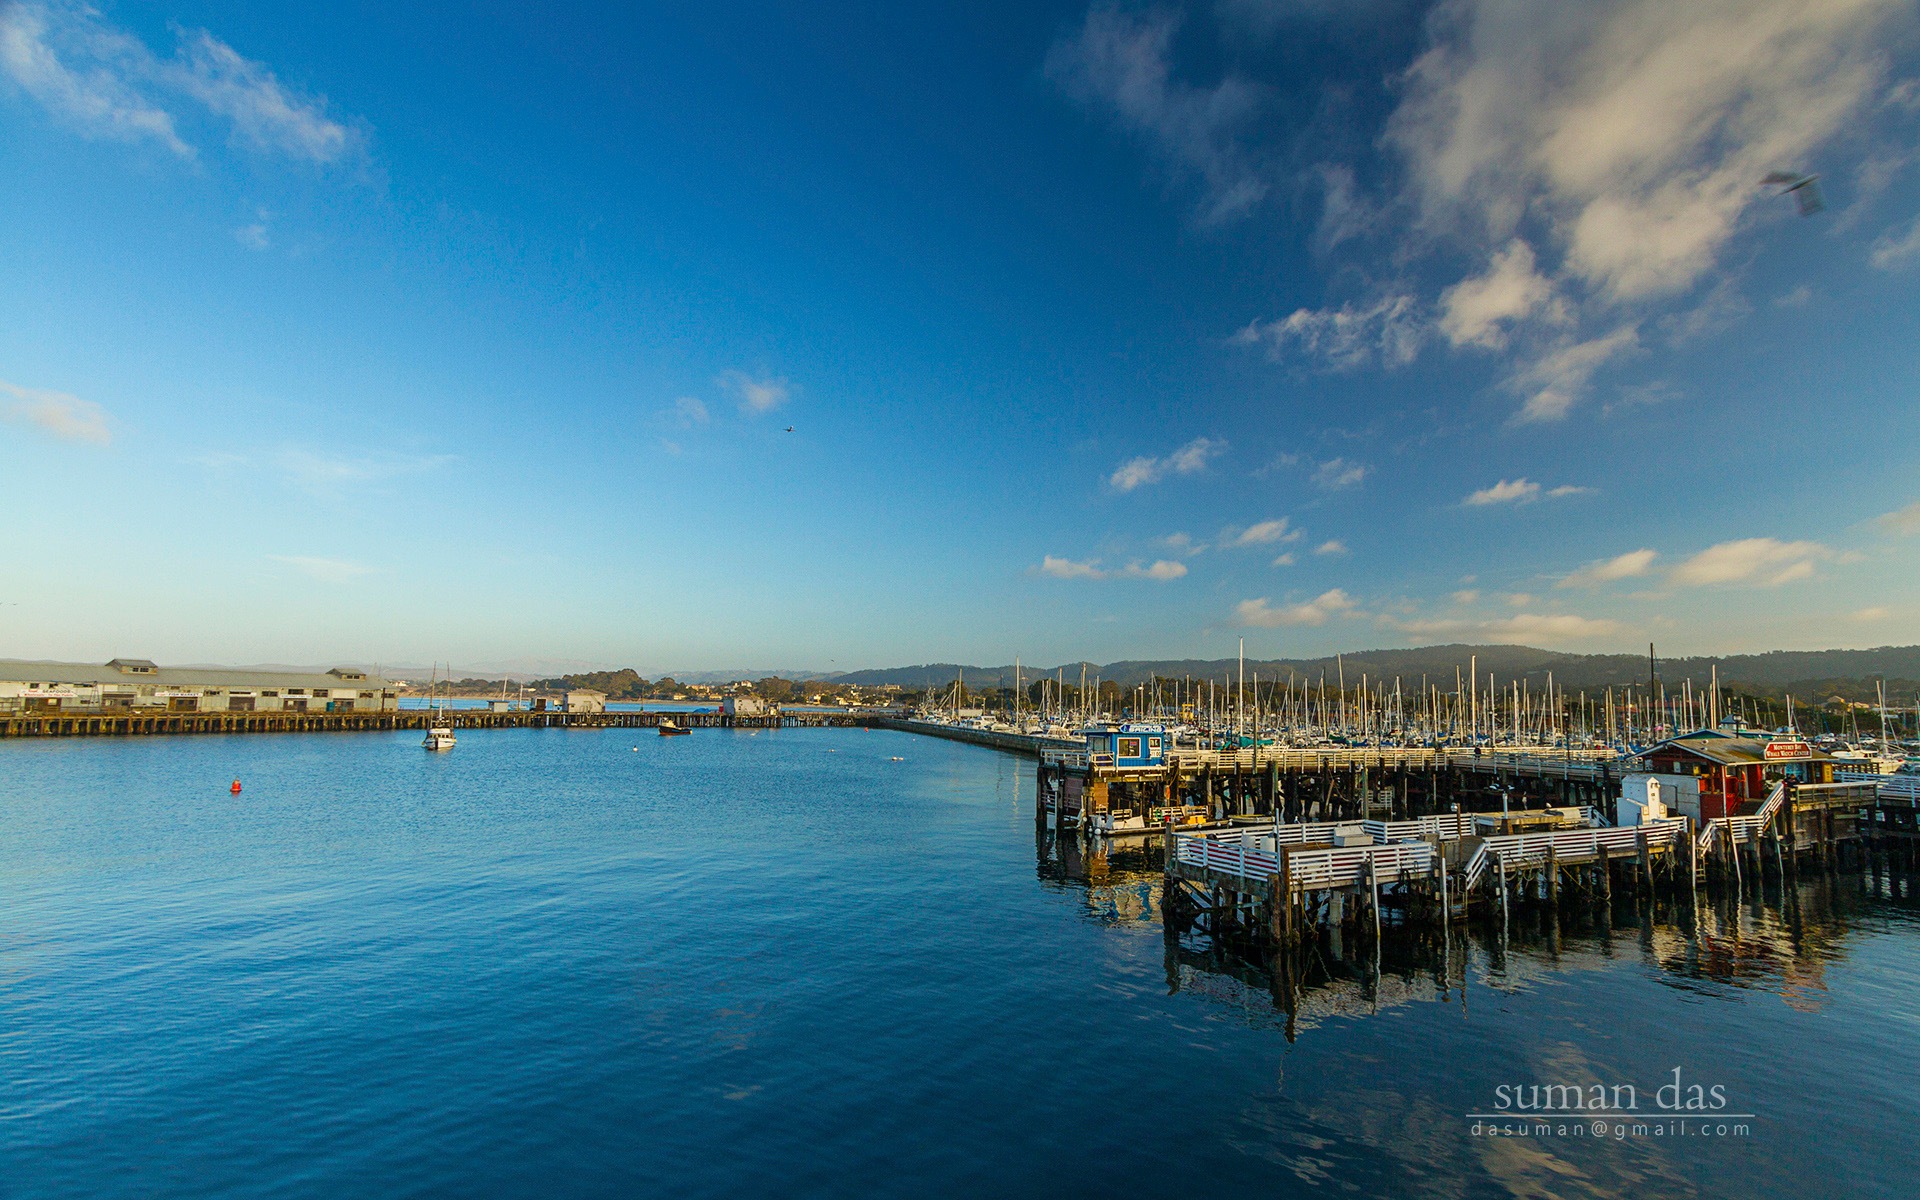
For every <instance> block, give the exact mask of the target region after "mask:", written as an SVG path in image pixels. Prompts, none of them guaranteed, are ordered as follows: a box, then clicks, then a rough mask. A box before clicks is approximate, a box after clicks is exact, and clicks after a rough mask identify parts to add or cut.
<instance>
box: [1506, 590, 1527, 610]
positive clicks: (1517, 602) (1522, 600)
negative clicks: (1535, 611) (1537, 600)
mask: <svg viewBox="0 0 1920 1200" xmlns="http://www.w3.org/2000/svg"><path fill="white" fill-rule="evenodd" d="M1506 600H1507V604H1508V605H1509V606H1510V607H1513V608H1525V607H1526V606H1527V605H1529V604H1532V603H1533V597H1532V596H1529V595H1527V593H1525V592H1510V593H1508V594H1507V597H1506Z"/></svg>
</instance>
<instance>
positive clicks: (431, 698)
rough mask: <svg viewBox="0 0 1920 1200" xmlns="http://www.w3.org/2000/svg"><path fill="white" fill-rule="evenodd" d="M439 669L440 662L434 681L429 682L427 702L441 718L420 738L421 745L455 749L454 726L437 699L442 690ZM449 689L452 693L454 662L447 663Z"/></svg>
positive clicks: (423, 747) (424, 748)
mask: <svg viewBox="0 0 1920 1200" xmlns="http://www.w3.org/2000/svg"><path fill="white" fill-rule="evenodd" d="M439 670H440V666H439V664H438V663H436V664H434V673H435V676H436V678H435V679H434V681H433V682H432V683H430V684H428V692H427V703H428V705H430V706H432V707H433V710H434V716H436V717H438V718H439V719H438V720H437V721H435V722H434V723H433V727H432V728H431V729H429V730H427V736H426V737H424V738H421V739H420V747H421V749H423V750H451V749H453V726H452V725H450V724H448V723H447V710H446V708H445V707H443V706H441V705H439V704H437V703H436V701H438V700H439V690H440V689H439V680H438V678H437V676H438V674H439ZM447 691H448V692H449V694H451V692H452V691H453V664H452V663H448V664H447Z"/></svg>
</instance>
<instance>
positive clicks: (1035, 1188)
mask: <svg viewBox="0 0 1920 1200" xmlns="http://www.w3.org/2000/svg"><path fill="white" fill-rule="evenodd" d="M417 740H418V735H417V734H413V733H407V734H397V735H392V736H387V735H305V736H300V735H288V736H268V735H249V736H236V737H204V738H184V737H179V738H136V739H125V740H73V741H46V742H13V743H0V879H3V880H4V886H5V896H6V900H5V903H4V905H0V1195H6V1196H19V1197H40V1196H154V1195H195V1196H207V1195H213V1196H217V1195H233V1196H301V1197H306V1196H407V1195H428V1194H434V1195H439V1194H470V1195H503V1196H520V1195H543V1196H546V1195H636V1194H643V1195H689V1196H718V1195H735V1194H742V1193H762V1194H775V1195H809V1194H812V1195H826V1194H838V1193H848V1192H853V1193H863V1194H913V1195H961V1194H980V1193H993V1194H1019V1195H1055V1196H1059V1195H1093V1194H1100V1193H1106V1194H1141V1193H1147V1192H1174V1191H1177V1192H1179V1193H1182V1194H1207V1193H1212V1192H1242V1193H1245V1192H1250V1191H1251V1190H1252V1189H1260V1191H1261V1194H1267V1195H1274V1194H1277V1195H1282V1196H1288V1195H1300V1196H1306V1195H1320V1194H1325V1193H1328V1192H1334V1193H1351V1194H1356V1195H1377V1194H1394V1195H1411V1194H1420V1195H1437V1196H1504V1195H1551V1196H1616V1195H1645V1194H1659V1195H1668V1196H1688V1195H1701V1196H1742V1197H1754V1196H1795V1197H1804V1196H1812V1195H1849V1196H1852V1195H1902V1196H1904V1195H1909V1194H1911V1190H1912V1181H1913V1179H1914V1178H1915V1177H1916V1175H1920V1150H1917V1149H1916V1146H1915V1142H1914V1137H1913V1134H1912V1126H1913V1120H1914V1117H1915V1116H1916V1114H1917V1113H1920V1103H1916V1080H1920V919H1917V918H1916V913H1915V910H1914V908H1913V907H1912V906H1911V905H1909V904H1908V903H1907V902H1906V901H1904V900H1893V899H1887V898H1883V897H1879V896H1870V895H1867V894H1863V892H1862V890H1861V888H1860V886H1859V882H1858V880H1857V879H1846V878H1843V879H1842V881H1841V883H1840V884H1839V885H1838V886H1837V887H1830V886H1828V885H1826V884H1824V883H1822V884H1819V885H1817V886H1816V885H1814V884H1808V885H1807V886H1805V887H1804V888H1802V889H1801V891H1800V893H1799V894H1798V895H1797V896H1795V897H1791V898H1786V899H1788V900H1789V901H1790V902H1788V903H1784V904H1783V903H1781V902H1780V900H1781V899H1782V898H1778V897H1773V896H1769V897H1768V898H1767V899H1766V900H1765V901H1751V900H1750V901H1749V902H1748V903H1746V904H1743V905H1738V906H1722V907H1721V908H1719V909H1717V910H1714V911H1709V912H1706V913H1703V914H1702V915H1701V916H1700V918H1699V919H1698V921H1691V920H1688V921H1676V922H1672V923H1666V922H1662V923H1655V924H1649V925H1646V926H1639V925H1634V924H1630V923H1623V924H1621V925H1618V926H1616V927H1614V928H1612V929H1610V930H1608V929H1597V928H1586V929H1582V930H1579V931H1576V932H1572V933H1569V934H1567V935H1566V936H1564V937H1561V938H1558V939H1550V938H1547V937H1545V936H1544V935H1541V934H1539V933H1537V932H1535V933H1532V934H1528V935H1526V936H1521V935H1520V934H1519V932H1518V931H1516V932H1515V934H1514V936H1513V938H1512V939H1511V940H1510V941H1509V942H1508V944H1507V945H1506V946H1505V947H1504V948H1502V947H1501V946H1499V945H1498V944H1497V943H1496V944H1489V943H1488V942H1487V940H1486V938H1485V936H1484V935H1483V936H1481V937H1479V938H1477V939H1475V940H1473V941H1471V942H1469V941H1464V940H1463V941H1456V942H1455V943H1454V944H1453V946H1452V947H1451V949H1450V950H1449V951H1448V952H1447V953H1446V955H1445V956H1444V959H1443V960H1442V961H1440V962H1438V963H1436V962H1435V961H1432V957H1431V956H1430V955H1425V954H1421V955H1415V954H1414V953H1412V952H1411V951H1407V950H1404V949H1400V948H1396V949H1395V950H1394V951H1392V952H1390V953H1389V954H1388V955H1387V957H1386V962H1385V964H1384V969H1383V973H1382V975H1381V976H1380V977H1378V978H1374V977H1373V976H1372V975H1371V973H1370V971H1368V970H1366V969H1361V970H1359V971H1357V972H1356V971H1354V970H1351V969H1349V968H1346V967H1344V966H1342V965H1341V964H1331V965H1329V966H1328V968H1327V970H1326V971H1325V972H1323V973H1322V974H1323V977H1322V978H1321V979H1320V980H1319V981H1318V982H1317V983H1316V985H1315V987H1314V988H1313V989H1311V990H1310V991H1309V993H1308V994H1307V995H1306V996H1305V997H1304V998H1303V1000H1302V1001H1301V1002H1300V1004H1299V1006H1298V1011H1297V1012H1296V1013H1295V1014H1294V1015H1293V1017H1292V1018H1291V1020H1290V1019H1289V1017H1288V1015H1287V1014H1286V1013H1284V1012H1282V1011H1280V1010H1279V1009H1277V1008H1276V1007H1275V1005H1274V1003H1273V1000H1272V998H1271V996H1270V995H1269V993H1268V991H1267V990H1266V986H1265V984H1264V982H1263V980H1262V979H1261V977H1260V976H1259V973H1258V971H1257V970H1256V969H1255V968H1253V967H1251V966H1249V965H1247V964H1244V963H1238V962H1235V961H1234V960H1231V959H1223V958H1219V957H1217V956H1215V955H1213V954H1212V953H1210V951H1209V950H1208V949H1207V947H1206V946H1205V944H1204V943H1203V942H1195V943H1182V942H1179V941H1173V942H1169V941H1168V940H1167V939H1166V938H1165V937H1164V936H1163V934H1162V932H1161V929H1160V925H1159V922H1158V919H1157V912H1156V904H1157V896H1156V891H1155V879H1156V877H1155V876H1154V875H1153V874H1152V873H1151V871H1147V870H1138V871H1136V870H1131V869H1129V868H1130V865H1132V866H1138V865H1142V864H1137V863H1136V864H1129V862H1128V861H1127V860H1126V859H1125V858H1116V859H1115V860H1113V861H1112V862H1103V861H1094V862H1086V861H1082V860H1080V859H1078V858H1071V857H1070V858H1069V860H1068V861H1066V862H1063V861H1062V860H1061V858H1060V856H1059V855H1057V854H1056V853H1054V852H1053V851H1052V850H1051V849H1050V848H1048V847H1046V846H1044V845H1036V838H1035V834H1034V829H1033V820H1032V768H1031V766H1030V765H1029V764H1026V763H1023V762H1020V761H1019V760H1016V759H1014V758H1012V757H1009V756H1006V755H1002V754H998V753H995V752H992V751H987V750H983V749H979V748H975V747H969V746H963V745H958V744H955V743H949V742H944V741H936V740H933V739H922V738H916V737H914V736H912V735H907V734H895V733H885V732H865V731H861V730H779V731H759V732H749V731H719V730H714V731H701V732H700V733H697V734H696V735H694V736H692V737H686V738H675V739H661V738H658V737H654V736H652V735H651V734H648V735H646V736H645V737H641V736H638V735H637V733H636V732H635V731H620V730H603V731H560V730H545V731H474V732H466V733H462V734H461V737H460V744H459V747H458V749H456V750H455V751H453V752H452V753H451V754H446V755H430V754H427V753H425V752H423V751H421V750H420V749H419V748H418V745H417ZM895 756H899V757H900V758H901V759H902V760H904V761H897V762H896V761H893V759H894V757H895ZM235 777H238V778H240V779H241V780H242V781H243V784H244V791H243V792H242V793H241V794H240V795H239V796H233V795H230V794H229V793H228V790H227V788H228V783H229V781H230V780H232V779H233V778H235ZM1676 1067H1677V1068H1679V1069H1680V1070H1681V1071H1682V1081H1683V1084H1684V1085H1687V1086H1691V1085H1692V1084H1694V1083H1699V1084H1701V1085H1703V1086H1718V1087H1720V1088H1721V1089H1723V1093H1722V1094H1723V1095H1724V1097H1725V1099H1726V1101H1727V1105H1726V1109H1725V1110H1724V1111H1728V1112H1737V1113H1751V1114H1753V1115H1752V1117H1751V1118H1747V1119H1745V1120H1744V1121H1743V1122H1739V1123H1741V1124H1745V1125H1746V1126H1748V1130H1747V1132H1746V1133H1744V1134H1741V1135H1736V1134H1734V1133H1732V1132H1731V1131H1729V1132H1728V1134H1727V1135H1725V1136H1717V1135H1712V1134H1703V1133H1700V1132H1694V1131H1690V1132H1689V1133H1688V1134H1686V1135H1674V1136H1657V1135H1655V1134H1653V1133H1652V1132H1650V1131H1649V1132H1646V1133H1643V1134H1635V1133H1633V1132H1632V1131H1631V1130H1629V1131H1628V1132H1627V1133H1626V1134H1625V1135H1624V1136H1615V1134H1614V1133H1613V1131H1612V1129H1611V1128H1609V1129H1608V1130H1607V1131H1606V1132H1605V1133H1604V1134H1603V1135H1602V1136H1594V1135H1593V1133H1592V1132H1591V1129H1590V1128H1589V1130H1588V1132H1586V1133H1583V1134H1579V1135H1575V1134H1573V1133H1571V1132H1567V1133H1564V1134H1560V1133H1555V1134H1551V1135H1549V1136H1528V1137H1524V1138H1523V1137H1492V1136H1488V1135H1487V1134H1486V1133H1485V1131H1484V1126H1485V1124H1486V1122H1484V1121H1482V1122H1479V1125H1480V1126H1481V1127H1482V1131H1481V1132H1480V1133H1478V1134H1476V1132H1475V1129H1476V1119H1475V1118H1473V1117H1471V1116H1470V1114H1475V1113H1485V1112H1488V1111H1493V1110H1494V1109H1495V1108H1496V1106H1497V1105H1498V1103H1499V1100H1498V1097H1499V1096H1500V1095H1501V1092H1500V1089H1502V1088H1503V1087H1504V1088H1507V1089H1509V1090H1508V1091H1507V1093H1506V1094H1507V1095H1508V1096H1512V1095H1513V1094H1514V1093H1513V1092H1512V1091H1511V1090H1510V1089H1512V1088H1513V1087H1525V1086H1531V1085H1542V1086H1546V1085H1553V1084H1563V1085H1578V1086H1580V1087H1582V1088H1586V1087H1589V1086H1590V1085H1593V1084H1601V1085H1603V1086H1607V1087H1612V1086H1614V1085H1621V1084H1632V1085H1635V1087H1636V1088H1637V1090H1638V1095H1639V1097H1640V1103H1641V1105H1642V1106H1643V1107H1645V1108H1649V1109H1651V1108H1652V1107H1653V1106H1654V1103H1655V1092H1656V1089H1658V1088H1660V1087H1661V1085H1663V1084H1666V1083H1669V1082H1672V1072H1673V1070H1674V1069H1675V1068H1676ZM1580 1124H1590V1123H1585V1122H1582V1123H1580ZM1727 1124H1729V1125H1732V1124H1735V1122H1732V1121H1729V1122H1727Z"/></svg>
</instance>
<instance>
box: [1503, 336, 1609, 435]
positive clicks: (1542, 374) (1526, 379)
mask: <svg viewBox="0 0 1920 1200" xmlns="http://www.w3.org/2000/svg"><path fill="white" fill-rule="evenodd" d="M1639 346H1640V331H1639V330H1638V329H1637V328H1636V327H1635V326H1633V325H1622V326H1621V327H1619V328H1618V329H1615V330H1614V331H1613V332H1611V333H1608V334H1603V335H1602V336H1600V337H1596V338H1589V339H1588V340H1586V341H1584V342H1568V343H1565V344H1562V345H1559V346H1556V347H1554V348H1552V349H1549V350H1546V351H1543V352H1541V353H1539V354H1538V355H1537V356H1535V357H1533V358H1532V359H1531V360H1530V361H1528V362H1525V363H1523V364H1521V365H1520V367H1519V368H1518V369H1516V370H1515V371H1514V373H1513V374H1512V375H1511V376H1510V377H1509V378H1508V379H1507V382H1506V386H1507V389H1508V390H1509V391H1511V392H1514V393H1515V394H1517V395H1520V396H1523V397H1525V402H1524V403H1523V404H1522V405H1521V406H1520V411H1519V413H1517V414H1516V415H1515V417H1514V420H1515V421H1518V422H1521V423H1523V424H1524V423H1527V422H1534V421H1558V420H1560V419H1562V418H1563V417H1565V416H1566V415H1567V414H1568V413H1569V412H1571V411H1572V409H1573V406H1574V405H1575V404H1576V403H1578V402H1579V401H1580V400H1581V398H1583V397H1584V396H1585V395H1586V392H1587V385H1588V384H1589V383H1591V382H1592V380H1593V376H1594V373H1595V372H1596V371H1598V370H1599V369H1600V368H1601V367H1603V366H1605V365H1606V364H1607V363H1608V362H1610V361H1612V360H1613V359H1615V358H1619V357H1621V356H1623V355H1626V354H1631V353H1632V352H1633V351H1635V350H1637V349H1638V348H1639Z"/></svg>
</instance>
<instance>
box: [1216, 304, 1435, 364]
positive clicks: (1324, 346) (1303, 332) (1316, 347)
mask: <svg viewBox="0 0 1920 1200" xmlns="http://www.w3.org/2000/svg"><path fill="white" fill-rule="evenodd" d="M1428 332H1429V330H1428V322H1427V319H1426V316H1425V314H1424V313H1423V311H1422V310H1421V307H1420V302H1419V301H1417V300H1415V299H1414V298H1413V297H1412V296H1410V295H1407V294H1405V293H1402V292H1395V293H1390V294H1387V295H1383V296H1380V297H1377V298H1376V299H1374V300H1371V301H1367V302H1363V303H1359V304H1355V303H1353V302H1351V301H1349V302H1348V303H1345V304H1342V305H1340V306H1339V307H1338V308H1298V309H1295V310H1294V311H1293V312H1291V313H1289V314H1288V315H1287V316H1285V317H1282V318H1280V319H1279V320H1276V321H1267V322H1260V321H1254V322H1252V323H1251V324H1248V325H1247V326H1245V327H1244V328H1242V329H1241V330H1240V331H1239V332H1238V333H1236V334H1234V336H1233V340H1234V341H1235V342H1236V343H1239V344H1240V345H1243V346H1265V347H1266V348H1267V352H1268V353H1269V354H1270V355H1272V356H1273V357H1274V358H1276V359H1281V358H1289V357H1294V356H1298V357H1302V358H1306V359H1309V360H1311V361H1313V362H1315V363H1317V364H1318V365H1320V366H1323V367H1325V368H1327V369H1329V370H1334V371H1352V370H1357V369H1359V368H1361V367H1367V366H1372V365H1374V364H1376V363H1377V364H1379V365H1381V366H1385V367H1403V366H1405V365H1407V364H1408V363H1410V362H1412V361H1413V360H1414V359H1415V358H1417V357H1418V356H1419V354H1420V347H1421V345H1422V344H1423V343H1425V341H1426V340H1427V335H1428Z"/></svg>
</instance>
